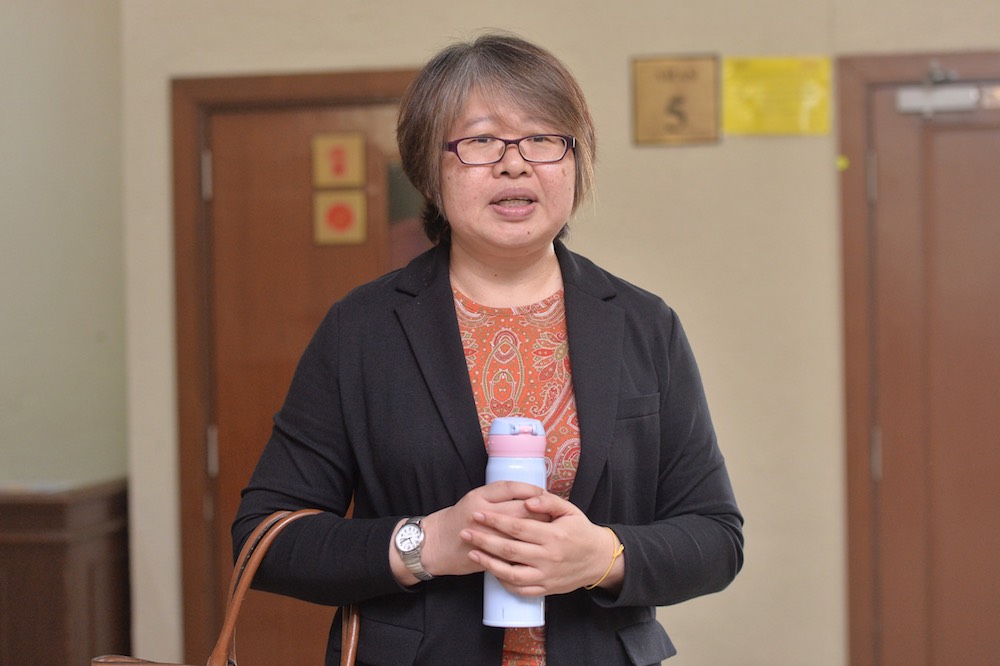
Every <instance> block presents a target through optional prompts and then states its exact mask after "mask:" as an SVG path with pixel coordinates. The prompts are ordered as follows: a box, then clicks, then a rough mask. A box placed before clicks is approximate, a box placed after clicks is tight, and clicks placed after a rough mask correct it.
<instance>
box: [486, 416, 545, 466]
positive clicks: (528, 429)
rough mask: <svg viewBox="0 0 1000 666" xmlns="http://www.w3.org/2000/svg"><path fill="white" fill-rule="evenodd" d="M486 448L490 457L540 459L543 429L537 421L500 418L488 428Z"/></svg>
mask: <svg viewBox="0 0 1000 666" xmlns="http://www.w3.org/2000/svg"><path fill="white" fill-rule="evenodd" d="M486 446H487V450H488V451H489V454H490V455H491V456H497V457H500V458H541V457H542V456H544V455H545V428H544V427H543V426H542V422H541V421H539V420H537V419H526V418H519V417H501V418H498V419H495V420H494V421H493V424H492V425H491V426H490V434H489V437H488V438H487V440H486Z"/></svg>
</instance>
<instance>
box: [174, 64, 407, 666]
mask: <svg viewBox="0 0 1000 666" xmlns="http://www.w3.org/2000/svg"><path fill="white" fill-rule="evenodd" d="M416 73H417V72H416V70H413V69H394V70H378V71H352V72H331V73H307V74H286V75H251V76H232V77H211V78H179V79H174V80H173V81H171V122H172V157H173V206H174V210H173V217H174V262H175V263H174V288H175V308H176V310H175V313H176V364H177V366H176V367H177V402H178V404H177V418H178V463H179V472H178V475H179V479H178V481H179V489H180V522H181V543H182V544H183V547H182V548H181V567H182V599H183V629H184V654H185V661H187V662H190V663H197V659H203V658H204V655H206V654H208V653H209V652H211V650H212V647H213V646H214V644H215V640H216V636H217V635H218V630H219V628H220V627H221V624H222V613H221V605H222V600H219V599H217V598H215V596H216V595H215V590H217V589H219V585H218V583H219V581H218V580H217V578H218V576H217V574H216V562H217V559H216V553H217V551H216V549H217V547H218V546H219V545H218V544H216V543H214V539H213V534H214V531H213V521H214V508H213V502H214V496H215V483H214V476H213V474H212V471H211V469H210V465H211V464H212V463H210V461H209V455H210V448H211V447H210V444H209V439H210V437H211V435H210V428H211V426H212V424H213V423H214V410H213V404H212V387H213V383H214V377H213V376H212V371H211V368H212V367H213V364H212V354H213V349H212V343H211V340H212V322H211V316H210V306H209V304H210V302H211V299H210V296H211V289H212V285H211V279H210V275H211V266H210V265H209V262H210V260H211V242H212V237H211V232H210V222H211V210H210V205H209V201H207V200H206V199H207V196H206V194H204V193H205V192H206V191H208V192H210V189H208V190H206V187H210V183H208V184H205V185H203V180H207V179H208V178H209V177H210V176H209V175H208V174H210V171H208V169H207V168H206V167H207V165H205V164H203V157H202V156H203V154H206V153H205V150H206V149H207V147H208V145H209V139H210V137H209V136H208V126H209V125H208V120H209V119H210V117H211V115H212V114H213V113H217V112H232V111H239V110H251V109H252V110H261V109H277V108H286V109H287V108H294V107H297V106H306V107H313V106H326V105H352V104H374V103H382V102H395V101H398V100H399V99H400V98H401V97H402V95H403V93H404V91H405V90H406V87H407V86H408V85H409V83H410V81H412V80H413V78H414V77H415V76H416Z"/></svg>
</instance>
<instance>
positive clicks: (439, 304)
mask: <svg viewBox="0 0 1000 666" xmlns="http://www.w3.org/2000/svg"><path fill="white" fill-rule="evenodd" d="M556 255H557V256H558V258H559V265H560V269H561V271H562V276H563V288H564V292H565V295H566V328H567V332H568V334H569V355H570V364H571V368H572V371H573V390H574V393H575V397H576V406H577V414H578V417H579V420H580V440H581V446H582V449H581V454H580V466H579V468H578V469H577V473H576V479H575V480H574V482H573V490H572V493H571V495H570V499H571V500H572V501H573V503H574V504H576V505H577V506H578V507H580V508H582V509H587V508H588V507H589V505H590V502H591V501H592V499H593V497H594V492H595V491H596V490H597V484H598V482H599V481H600V479H601V475H602V474H603V472H604V467H605V465H606V464H607V460H608V454H609V451H610V447H611V440H612V437H613V435H614V426H615V416H616V414H617V410H618V391H619V382H620V378H621V354H620V350H621V348H622V341H623V337H624V330H625V315H624V312H623V311H622V310H621V309H620V308H618V307H615V306H614V305H612V304H611V301H612V300H613V298H614V296H615V290H614V287H613V286H612V285H611V283H610V281H608V279H607V278H606V277H605V275H604V273H603V272H602V271H601V270H599V269H598V268H597V267H596V266H594V264H592V263H591V262H590V261H588V260H586V259H584V258H582V257H580V256H578V255H575V254H573V253H571V252H570V251H569V250H567V249H566V248H565V247H564V246H563V245H562V243H560V242H557V243H556ZM403 271H404V272H403V274H402V275H401V276H400V280H399V286H398V289H399V290H400V291H402V292H404V293H407V294H409V295H411V296H412V297H413V298H412V299H410V300H409V301H408V302H406V303H404V304H402V305H400V306H398V307H397V308H396V314H397V316H398V317H399V321H400V324H401V325H402V327H403V331H404V332H405V334H406V337H407V339H408V340H409V342H410V345H411V348H412V349H413V354H414V356H415V357H416V359H417V363H418V364H419V365H420V370H421V372H422V373H423V376H424V379H425V381H426V382H427V387H428V389H429V391H430V393H431V396H432V398H433V399H434V403H435V405H436V406H437V408H438V411H439V413H440V415H441V419H442V420H443V421H444V424H445V427H446V428H447V429H448V434H449V435H450V436H451V438H452V442H453V445H454V446H455V448H456V450H457V451H458V455H459V457H460V458H461V459H462V464H463V466H464V467H465V472H466V475H467V476H468V479H469V483H470V485H471V487H478V486H480V485H482V484H483V483H484V482H485V478H486V461H487V455H486V448H485V447H484V446H483V434H482V431H481V430H480V426H479V419H478V418H477V416H476V401H475V398H474V396H473V395H472V387H471V385H470V384H469V371H468V368H467V367H466V365H465V354H464V352H463V350H462V342H461V336H460V334H459V331H458V321H457V319H456V317H455V302H454V296H453V294H452V291H451V282H450V280H449V279H448V249H447V248H446V247H441V246H438V247H436V248H434V249H432V250H431V251H429V252H428V253H426V254H424V255H423V256H421V257H420V258H418V259H416V260H414V261H413V262H412V263H411V264H410V265H409V266H407V267H406V268H405V269H403Z"/></svg>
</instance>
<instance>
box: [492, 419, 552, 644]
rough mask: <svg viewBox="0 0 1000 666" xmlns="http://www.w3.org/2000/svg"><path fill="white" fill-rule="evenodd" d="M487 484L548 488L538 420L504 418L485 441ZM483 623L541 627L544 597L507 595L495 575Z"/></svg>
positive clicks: (540, 427) (543, 434)
mask: <svg viewBox="0 0 1000 666" xmlns="http://www.w3.org/2000/svg"><path fill="white" fill-rule="evenodd" d="M486 447H487V450H488V452H489V460H488V462H487V463H486V483H492V482H493V481H523V482H524V483H530V484H532V485H535V486H539V487H541V488H545V428H544V427H543V426H542V422H541V421H538V420H536V419H525V418H515V417H509V418H508V417H501V418H498V419H495V420H494V421H493V423H492V424H491V425H490V434H489V436H488V437H487V439H486ZM483 624H485V625H487V626H490V627H540V626H542V625H544V624H545V597H524V596H521V595H519V594H514V593H513V592H508V591H507V590H506V589H504V587H503V586H502V585H501V584H500V582H499V581H498V580H497V579H496V577H494V576H493V575H492V574H490V573H487V574H485V578H484V582H483Z"/></svg>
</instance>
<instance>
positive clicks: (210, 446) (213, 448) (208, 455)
mask: <svg viewBox="0 0 1000 666" xmlns="http://www.w3.org/2000/svg"><path fill="white" fill-rule="evenodd" d="M205 471H206V473H207V474H208V478H210V479H215V478H217V477H218V476H219V426H217V425H215V424H214V423H210V424H209V426H208V428H207V429H206V431H205Z"/></svg>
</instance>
